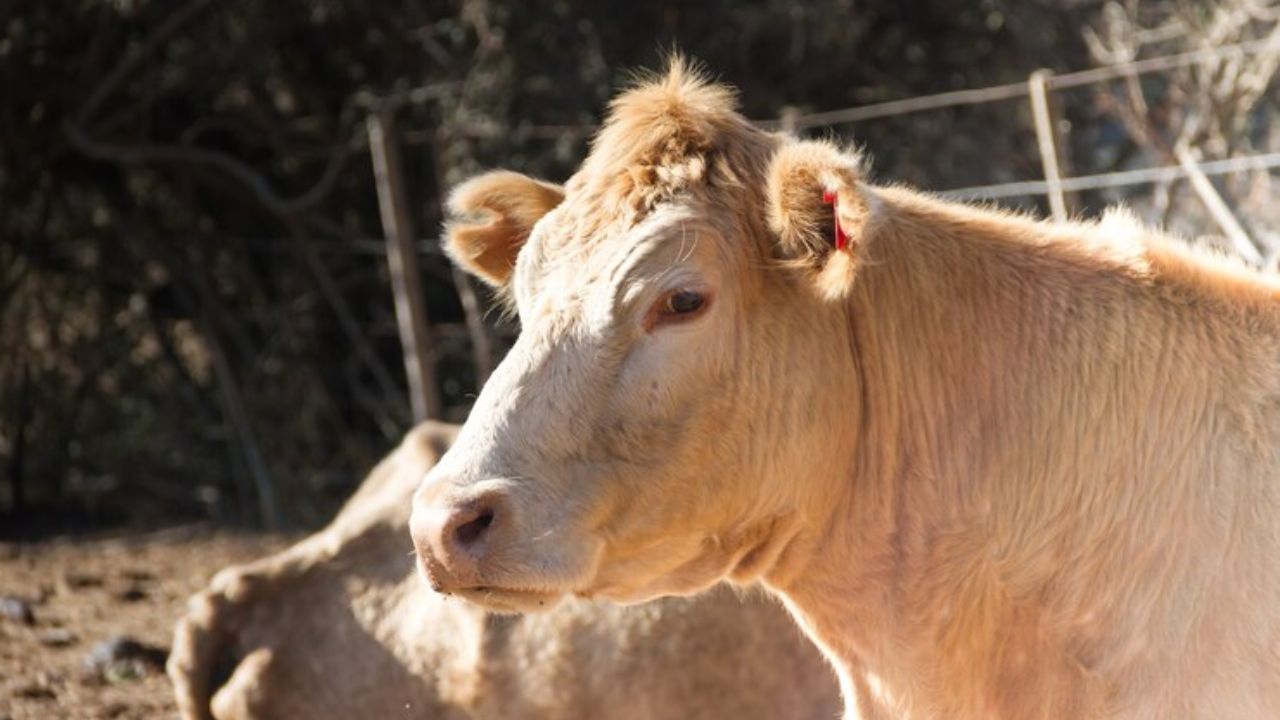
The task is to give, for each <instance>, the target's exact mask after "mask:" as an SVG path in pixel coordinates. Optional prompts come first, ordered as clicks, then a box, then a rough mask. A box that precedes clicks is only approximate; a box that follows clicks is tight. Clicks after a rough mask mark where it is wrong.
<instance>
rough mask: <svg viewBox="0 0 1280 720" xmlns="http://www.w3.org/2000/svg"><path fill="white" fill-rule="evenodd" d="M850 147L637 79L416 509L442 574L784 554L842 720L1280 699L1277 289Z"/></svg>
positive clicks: (788, 586) (652, 568)
mask: <svg viewBox="0 0 1280 720" xmlns="http://www.w3.org/2000/svg"><path fill="white" fill-rule="evenodd" d="M859 167H860V162H859V160H858V159H857V158H856V157H853V156H851V155H849V154H847V153H842V152H841V151H840V150H839V149H837V148H835V147H832V146H829V145H825V144H812V143H801V142H798V141H796V140H794V139H792V138H788V137H784V136H780V135H773V134H768V133H764V132H762V131H759V130H756V129H753V128H751V127H750V126H749V125H748V124H747V123H746V122H745V121H744V120H742V118H741V117H740V116H738V115H737V113H736V112H735V110H734V108H733V106H732V100H731V95H730V94H729V93H727V92H726V91H724V90H722V89H718V88H716V87H715V86H713V85H710V84H708V83H707V82H706V81H705V80H703V79H702V78H700V77H698V76H696V75H695V74H691V73H690V72H689V71H688V70H687V68H686V67H685V66H684V65H683V64H681V63H676V64H675V65H674V66H673V67H672V69H671V71H670V72H669V74H668V75H667V76H666V77H665V78H663V79H661V80H658V81H655V82H651V83H650V84H648V85H645V86H643V87H641V88H638V89H634V90H632V91H630V92H628V93H627V94H625V95H623V96H622V97H621V98H619V99H618V100H617V101H615V103H614V105H613V111H612V114H611V116H610V118H609V121H608V123H607V125H606V127H605V129H604V130H603V131H602V132H601V135H600V138H599V139H598V141H597V142H596V144H595V145H594V146H593V148H592V152H591V155H590V156H589V157H588V158H587V159H586V161H585V162H584V163H583V165H582V168H581V169H580V170H579V172H578V173H577V174H576V175H575V176H574V177H573V178H572V179H571V180H570V181H569V182H568V183H567V184H566V186H565V191H566V192H565V198H564V201H563V202H562V203H561V204H560V205H559V206H558V207H557V208H556V209H555V210H553V211H552V212H550V213H548V214H547V215H545V216H543V217H542V218H541V219H540V220H538V221H537V223H536V224H535V225H534V226H533V228H532V229H531V233H530V235H529V238H528V240H527V242H526V244H525V247H524V248H522V250H521V251H520V253H519V256H518V259H517V262H516V269H515V273H514V276H513V278H512V293H513V298H514V300H515V303H516V305H517V307H518V309H519V312H520V316H521V320H522V322H523V331H522V335H521V337H520V339H519V341H518V342H517V344H516V347H515V348H513V350H512V352H511V353H510V354H509V355H508V357H507V359H506V360H505V361H504V362H503V363H502V366H501V367H500V368H499V369H498V370H497V371H496V372H495V373H494V374H493V376H492V378H491V379H490V381H489V384H488V385H487V386H486V387H485V388H484V390H483V392H482V393H481V395H480V398H479V399H478V400H477V403H476V406H475V409H474V410H473V413H472V416H471V417H470V418H469V419H468V421H467V423H466V425H465V426H464V428H463V430H462V432H461V434H460V436H459V439H458V442H457V444H456V445H455V446H454V447H453V449H451V450H450V452H449V453H448V454H446V456H445V457H444V458H442V459H441V462H440V464H439V465H438V466H437V467H436V469H435V470H434V471H433V472H432V473H431V475H429V476H428V478H427V480H426V481H425V482H424V483H423V486H422V488H421V489H420V491H419V493H418V495H417V497H416V498H415V510H414V518H413V527H414V540H415V543H416V546H417V548H418V554H419V558H420V560H421V565H420V567H421V569H422V570H423V572H424V573H425V574H426V575H427V576H428V578H429V579H430V580H431V581H432V583H434V584H435V585H436V586H438V587H440V588H441V589H443V590H446V591H449V592H453V593H456V594H458V595H461V596H463V597H466V598H468V599H471V600H474V601H475V602H478V603H482V604H486V605H488V606H490V607H495V608H501V609H504V610H533V609H537V608H538V606H539V605H540V604H549V603H551V602H553V601H554V600H555V599H557V598H560V597H563V596H566V595H579V596H588V597H606V598H610V599H614V600H617V601H620V602H636V601H641V600H645V599H649V598H653V597H657V596H661V595H668V594H688V593H694V592H698V591H700V590H702V589H704V588H708V587H710V586H711V585H713V584H714V583H716V582H718V581H719V580H721V579H722V578H726V577H728V578H731V579H733V580H735V581H738V582H744V583H745V582H751V581H754V580H758V579H762V580H763V581H764V582H765V583H766V584H767V585H768V586H769V587H770V588H771V589H772V590H773V591H774V592H776V593H777V594H778V595H779V596H780V597H782V598H783V600H784V601H785V602H786V604H787V606H788V607H789V608H790V609H791V611H792V613H793V615H794V616H795V617H796V618H797V620H798V621H799V623H800V624H801V626H802V627H803V628H804V629H805V631H806V632H807V633H808V634H809V636H810V637H812V638H813V639H814V640H815V641H816V642H817V643H818V644H819V646H820V647H821V648H822V649H823V651H824V652H825V653H826V655H827V657H828V658H829V659H830V660H831V662H832V663H833V664H834V665H835V667H836V668H837V670H838V672H839V674H840V677H841V682H842V687H843V689H844V692H845V696H846V706H847V707H846V711H847V713H848V715H849V716H850V717H856V716H859V715H861V716H862V717H875V718H881V717H897V718H913V719H921V718H925V719H929V718H947V719H949V720H952V719H960V720H963V719H966V718H973V719H975V720H977V719H982V720H987V719H992V718H1017V719H1019V720H1021V719H1024V718H1045V719H1048V718H1063V717H1071V718H1107V719H1116V718H1126V719H1130V720H1136V719H1139V718H1151V719H1153V720H1154V719H1156V718H1259V719H1260V718H1275V717H1280V650H1278V648H1280V564H1278V563H1276V562H1275V559H1276V558H1277V557H1278V556H1280V305H1278V304H1277V299H1278V298H1280V285H1277V282H1276V281H1275V280H1274V279H1273V278H1271V277H1264V276H1262V275H1259V274H1257V273H1254V272H1252V271H1249V270H1247V269H1244V268H1242V267H1240V266H1239V265H1238V264H1233V263H1231V262H1230V261H1227V260H1223V259H1220V258H1215V257H1212V256H1209V255H1206V254H1204V253H1202V252H1199V251H1195V250H1192V249H1189V248H1188V247H1186V246H1185V245H1184V244H1182V243H1180V242H1178V241H1176V240H1171V239H1168V238H1164V237H1162V236H1160V235H1158V234H1156V233H1154V232H1151V231H1148V230H1146V229H1143V228H1141V227H1140V226H1138V225H1137V224H1135V223H1134V222H1133V221H1132V220H1131V219H1130V218H1127V217H1126V216H1124V215H1123V214H1112V215H1109V216H1108V217H1107V218H1106V219H1104V220H1103V221H1102V222H1100V223H1096V224H1088V223H1067V224H1062V225H1053V224H1048V223H1042V222H1036V221H1034V220H1031V219H1028V218H1023V217H1016V216H1010V215H1007V214H1004V213H1000V212H996V211H992V210H987V209H980V208H975V207H971V206H966V205H960V204H954V203H948V202H943V201H940V200H938V199H935V198H932V197H929V196H928V195H924V194H921V193H918V192H915V191H912V190H909V189H905V188H884V187H876V186H873V185H871V184H869V183H868V182H867V181H866V180H865V179H864V178H863V175H862V173H861V172H859ZM673 179H674V181H673ZM824 190H836V191H837V192H838V194H839V197H840V200H841V205H840V207H841V213H842V215H841V220H840V221H841V223H842V224H843V225H845V226H846V230H848V231H849V232H850V234H851V235H852V238H851V239H852V243H851V246H850V249H849V251H848V252H847V253H836V252H834V251H833V250H832V249H831V248H830V247H829V246H828V245H827V244H826V243H828V242H829V238H830V237H831V226H830V224H829V222H828V221H825V220H824V217H825V218H829V217H830V208H829V206H824V205H822V204H821V197H822V193H823V191H824ZM620 198H621V199H626V198H631V199H635V198H639V199H641V200H643V202H639V203H633V202H621V201H618V200H619V199H620ZM835 262H839V263H840V264H839V265H834V266H833V265H832V263H835ZM815 290H816V292H815ZM690 292H692V293H696V294H697V295H698V296H699V297H701V298H703V299H704V300H705V303H704V304H705V307H702V308H700V309H699V311H698V312H697V313H696V314H690V315H689V316H688V317H687V318H679V322H671V323H668V324H665V325H660V326H656V327H655V326H651V325H648V324H646V323H645V318H648V317H651V316H652V313H654V312H662V311H663V309H664V308H665V307H667V305H666V303H668V302H669V300H670V298H671V297H673V296H674V295H673V294H677V295H680V294H681V293H683V295H680V296H681V297H688V293H690ZM479 506H483V507H484V508H485V509H486V511H488V512H489V513H490V515H489V517H490V520H491V522H490V523H489V526H488V527H487V529H486V531H485V534H484V535H483V536H482V538H481V540H480V542H478V543H474V544H462V543H459V542H458V541H456V538H454V537H453V536H452V535H451V534H449V533H446V532H444V530H445V529H446V528H448V527H450V526H448V525H442V524H441V523H440V522H439V518H447V517H454V516H457V513H459V512H462V509H466V508H472V509H474V508H476V507H479Z"/></svg>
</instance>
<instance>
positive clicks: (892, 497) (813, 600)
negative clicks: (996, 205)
mask: <svg viewBox="0 0 1280 720" xmlns="http://www.w3.org/2000/svg"><path fill="white" fill-rule="evenodd" d="M886 196H887V197H886V198H884V207H883V208H882V209H881V211H882V212H883V213H885V214H886V217H882V218H881V219H880V220H881V227H880V229H879V230H878V234H877V236H876V237H875V238H872V239H871V241H870V242H868V243H865V247H863V248H861V249H860V252H866V253H868V254H869V257H868V261H867V262H863V263H862V265H861V269H860V270H859V275H858V277H857V279H856V281H855V282H856V285H855V288H854V291H853V292H852V294H851V297H850V300H849V305H848V309H849V317H850V319H849V324H850V345H851V347H852V349H853V351H852V353H851V355H852V357H851V360H850V366H849V368H847V371H848V372H850V373H854V374H855V375H856V376H857V377H858V385H859V387H858V395H859V398H860V403H859V404H860V406H861V407H862V408H863V411H862V412H861V414H860V417H859V418H858V419H857V422H856V423H853V424H854V425H856V427H850V433H852V434H853V435H854V436H856V441H855V442H854V443H853V447H854V448H855V453H856V457H854V458H852V460H851V467H852V468H853V470H852V472H851V474H850V477H847V478H837V479H836V481H835V484H834V485H833V487H837V488H848V489H849V490H848V492H839V493H838V495H837V497H838V500H833V499H831V498H827V497H819V498H817V499H816V502H814V503H813V504H812V507H810V508H809V511H808V517H809V519H810V521H811V522H810V523H809V525H810V527H812V528H814V531H813V533H812V535H811V536H810V537H807V538H804V537H802V538H799V539H797V541H796V543H795V545H796V546H797V547H803V548H807V549H808V551H807V552H804V553H801V552H799V551H797V552H795V553H793V555H794V557H793V562H792V563H791V564H790V565H789V568H788V569H789V572H788V573H787V575H785V576H782V575H777V574H775V575H773V576H771V577H769V578H767V579H766V580H767V583H768V584H769V585H770V587H771V588H772V589H773V590H774V591H776V592H777V593H779V594H780V595H781V596H782V597H783V599H784V601H785V603H786V604H787V605H788V607H789V608H790V609H791V610H792V612H793V614H794V615H795V616H796V618H797V620H798V621H799V622H800V624H801V626H802V627H803V628H804V630H805V632H806V633H807V634H808V635H809V636H810V637H811V638H812V639H814V640H815V641H816V642H817V644H818V645H819V647H821V648H822V649H823V651H824V652H825V653H826V655H827V656H828V658H829V659H830V660H831V661H832V662H833V664H834V665H835V666H836V667H837V669H838V672H839V673H840V675H841V682H842V685H843V686H844V687H845V689H846V693H851V692H852V688H853V687H854V686H855V685H858V684H860V683H861V684H863V685H865V684H866V681H867V679H868V678H871V679H872V681H873V682H872V683H871V684H872V685H875V686H876V687H878V688H879V690H878V692H879V695H880V697H881V699H882V700H887V701H888V702H889V703H891V704H892V705H894V706H897V707H901V708H911V707H913V706H915V707H917V708H922V707H937V706H938V705H937V704H935V703H934V702H932V701H930V700H929V699H927V698H915V697H913V696H912V693H913V692H914V690H913V688H920V687H930V686H931V684H934V685H938V686H942V687H945V686H947V685H948V684H950V683H951V682H952V681H953V680H954V678H956V677H962V676H963V677H966V678H970V679H972V678H974V677H978V676H977V675H976V674H974V673H972V672H971V671H969V670H965V669H963V668H956V667H950V666H949V663H950V662H951V658H948V657H942V656H941V655H942V653H940V652H939V651H938V650H937V648H936V643H934V642H933V641H932V640H934V639H936V638H937V637H939V636H940V635H939V634H940V633H948V632H953V628H952V627H951V626H950V625H948V622H949V621H948V620H947V616H948V615H949V613H950V612H951V609H950V608H951V607H952V604H951V603H952V601H953V599H952V598H949V597H942V596H943V595H945V594H946V593H947V592H948V591H950V590H954V589H955V588H949V587H948V585H947V584H946V583H945V582H944V581H941V580H940V579H939V578H938V577H937V573H938V570H939V569H940V568H945V567H948V566H954V565H955V564H957V563H966V562H974V563H978V564H980V563H981V557H983V554H984V553H987V552H988V551H989V550H990V545H989V541H990V538H989V536H988V535H989V533H988V528H989V527H990V526H991V523H994V522H996V520H993V519H990V518H989V517H987V516H986V515H983V513H988V514H990V513H991V512H992V510H991V509H990V508H989V507H988V508H982V507H977V508H975V506H974V504H973V503H972V502H971V501H972V499H973V498H974V497H987V498H990V497H992V496H993V493H992V490H991V488H992V487H995V486H993V485H991V484H990V483H992V482H997V483H998V482H1001V481H1002V480H1001V479H999V478H994V479H993V478H991V477H988V475H989V473H988V472H987V471H988V470H989V469H990V468H991V465H990V463H992V462H993V458H996V459H998V458H999V457H1003V456H1004V455H1003V453H1007V452H1009V448H1010V447H1011V446H1012V445H1016V444H1017V443H1019V442H1022V441H1025V440H1026V437H1027V436H1028V434H1029V433H1032V432H1040V431H1041V430H1045V431H1046V432H1047V431H1048V430H1047V429H1045V428H1030V429H1028V428H1026V427H1022V426H1020V425H1019V424H1018V423H1020V422H1022V421H1024V420H1028V418H1025V417H1021V416H1019V414H1018V413H1019V412H1020V411H1019V410H1018V408H1022V407H1024V406H1025V405H1026V404H1027V398H1029V397H1035V393H1037V392H1040V389H1039V387H1038V385H1037V383H1038V382H1039V381H1040V380H1041V379H1042V378H1043V375H1044V373H1046V372H1051V371H1055V370H1056V368H1050V369H1049V370H1046V369H1045V368H1043V367H1039V366H1036V365H1035V364H1034V363H1026V364H1025V366H1024V365H1019V364H1018V363H1019V362H1022V360H1019V359H1020V358H1028V357H1033V358H1040V357H1052V356H1054V355H1055V352H1054V351H1055V350H1057V349H1060V347H1061V344H1062V343H1063V341H1064V339H1063V337H1062V336H1061V335H1060V333H1061V332H1062V331H1063V328H1064V327H1071V328H1073V329H1074V331H1075V332H1076V333H1077V334H1080V333H1081V332H1082V331H1081V330H1080V325H1081V323H1082V317H1081V311H1080V310H1079V308H1080V307H1088V306H1089V303H1091V302H1093V301H1099V302H1102V301H1104V300H1105V298H1090V297H1084V296H1083V295H1085V294H1088V293H1090V292H1094V291H1095V290H1098V289H1099V288H1101V291H1102V292H1111V291H1114V290H1115V288H1114V287H1112V288H1108V287H1106V283H1102V284H1101V285H1099V287H1098V288H1095V287H1093V285H1091V284H1090V283H1094V282H1095V280H1093V278H1094V277H1095V276H1096V275H1097V274H1098V273H1099V272H1102V274H1103V275H1105V274H1106V269H1105V268H1103V269H1102V271H1099V269H1098V268H1097V267H1093V268H1081V267H1079V266H1078V263H1076V261H1075V259H1073V258H1071V257H1065V258H1062V259H1061V262H1058V261H1057V260H1056V259H1055V258H1054V257H1053V254H1052V250H1051V249H1050V250H1049V251H1048V252H1046V247H1045V246H1044V245H1035V246H1032V245H1030V244H1025V243H1024V244H1021V245H1020V244H1019V241H1016V240H1015V239H1008V238H1007V239H1006V240H1008V241H1003V240H1002V241H998V242H991V241H990V239H991V238H990V237H988V236H989V235H990V234H991V233H1000V232H1006V231H1009V234H1010V236H1011V237H1012V231H1018V232H1023V233H1025V232H1026V231H1027V225H1026V223H1023V224H1021V225H1018V224H1015V221H1010V220H1006V219H1000V218H993V219H992V220H991V222H990V223H989V224H984V223H982V222H974V216H973V214H972V213H971V212H969V211H965V210H963V209H956V210H955V211H954V217H952V216H950V215H948V213H949V212H951V211H950V210H949V208H950V207H951V206H947V205H945V204H942V203H938V202H936V201H931V200H926V199H923V198H919V197H915V196H910V195H908V194H906V193H904V192H901V191H894V192H892V193H887V194H886ZM1045 232H1048V231H1047V230H1046V231H1045ZM1081 278H1088V280H1087V281H1083V282H1082V281H1081ZM1125 283H1126V280H1125V278H1124V277H1123V272H1122V270H1117V271H1116V276H1115V283H1113V285H1115V286H1117V287H1118V286H1122V285H1125ZM1122 291H1123V290H1122ZM1083 320H1084V321H1089V318H1087V317H1085V318H1083ZM1099 321H1100V322H1113V321H1114V318H1099ZM1011 408H1012V409H1013V410H1010V409H1011ZM1030 419H1031V420H1034V421H1035V422H1040V421H1041V420H1040V418H1039V417H1035V418H1030ZM1049 441H1050V442H1051V441H1052V440H1049ZM1002 443H1003V444H1004V445H1002ZM997 462H998V460H997ZM984 483H985V484H986V486H985V490H981V489H979V486H980V485H982V484H984ZM999 511H1000V508H996V509H995V511H994V512H995V513H996V514H997V515H998V514H999ZM944 555H945V557H944ZM974 578H976V579H972V582H973V583H975V586H974V587H968V588H965V589H966V590H968V591H972V592H973V593H974V597H981V596H983V595H984V593H988V592H996V593H999V592H1001V590H1002V588H998V587H986V586H981V583H984V582H988V581H990V582H991V583H992V584H994V583H995V582H996V580H995V576H987V575H982V574H981V573H975V575H974ZM956 602H957V603H959V602H964V599H963V598H959V599H956ZM962 611H963V609H958V610H956V612H957V613H959V612H962ZM1032 612H1034V610H1033V611H1032ZM974 624H975V625H981V623H974ZM976 642H983V639H982V638H978V639H977V640H976ZM966 673H967V674H966ZM989 679H990V680H992V681H994V680H995V678H989ZM978 682H979V680H974V682H973V683H971V684H970V686H969V687H965V688H963V689H964V690H966V691H970V692H974V693H977V694H980V693H981V692H983V688H980V687H973V685H974V684H977V683H978ZM846 701H847V702H848V703H850V704H851V709H852V703H854V699H853V698H852V697H847V698H846ZM926 712H927V711H926Z"/></svg>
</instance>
